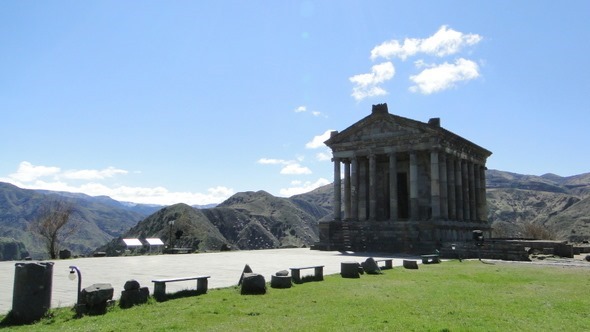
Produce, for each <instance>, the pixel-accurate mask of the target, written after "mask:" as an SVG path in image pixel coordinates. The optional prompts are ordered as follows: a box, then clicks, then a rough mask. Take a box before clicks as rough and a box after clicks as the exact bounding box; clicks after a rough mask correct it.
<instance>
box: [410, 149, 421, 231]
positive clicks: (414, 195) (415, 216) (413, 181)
mask: <svg viewBox="0 0 590 332" xmlns="http://www.w3.org/2000/svg"><path fill="white" fill-rule="evenodd" d="M418 203H419V202H418V161H417V157H416V152H415V151H412V152H410V220H419V218H420V207H419V205H418Z"/></svg>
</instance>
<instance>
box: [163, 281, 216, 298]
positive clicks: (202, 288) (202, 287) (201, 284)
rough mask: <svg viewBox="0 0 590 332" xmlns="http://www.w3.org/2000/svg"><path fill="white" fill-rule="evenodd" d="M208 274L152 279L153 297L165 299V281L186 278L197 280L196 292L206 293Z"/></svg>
mask: <svg viewBox="0 0 590 332" xmlns="http://www.w3.org/2000/svg"><path fill="white" fill-rule="evenodd" d="M209 278H210V276H196V277H182V278H171V279H156V280H152V282H153V283H154V297H155V298H156V300H157V301H163V300H165V299H166V283H168V282H178V281H187V280H196V281H197V294H205V293H207V287H208V286H207V285H208V279H209Z"/></svg>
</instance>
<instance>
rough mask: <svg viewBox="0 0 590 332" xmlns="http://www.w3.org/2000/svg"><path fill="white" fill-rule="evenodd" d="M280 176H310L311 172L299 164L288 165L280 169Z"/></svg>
mask: <svg viewBox="0 0 590 332" xmlns="http://www.w3.org/2000/svg"><path fill="white" fill-rule="evenodd" d="M281 174H285V175H301V174H311V170H310V169H309V168H307V167H305V166H301V165H300V164H299V163H295V162H293V163H290V164H288V165H286V166H285V167H283V169H281Z"/></svg>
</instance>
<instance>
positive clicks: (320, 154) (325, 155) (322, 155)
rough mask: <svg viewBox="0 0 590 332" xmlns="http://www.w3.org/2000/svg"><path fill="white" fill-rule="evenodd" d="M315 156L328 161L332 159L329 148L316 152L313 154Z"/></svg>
mask: <svg viewBox="0 0 590 332" xmlns="http://www.w3.org/2000/svg"><path fill="white" fill-rule="evenodd" d="M315 158H316V159H317V160H319V161H329V160H332V152H330V150H327V151H326V152H318V153H317V154H316V155H315Z"/></svg>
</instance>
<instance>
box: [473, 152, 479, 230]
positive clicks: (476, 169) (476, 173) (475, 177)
mask: <svg viewBox="0 0 590 332" xmlns="http://www.w3.org/2000/svg"><path fill="white" fill-rule="evenodd" d="M479 171H480V169H479V165H478V164H473V182H474V183H475V220H477V221H480V220H481V188H480V187H481V181H480V176H479Z"/></svg>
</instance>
